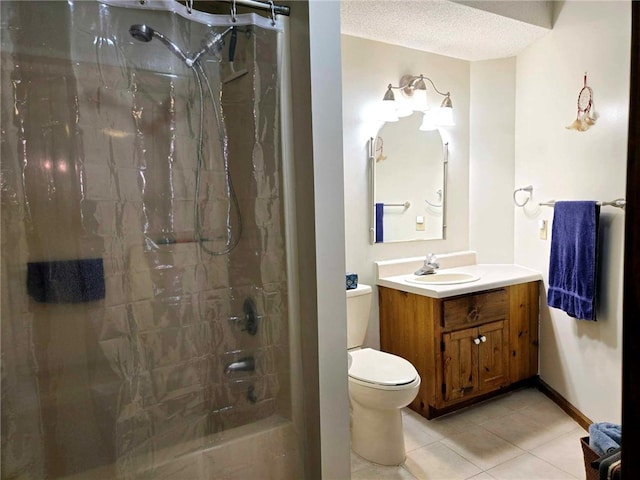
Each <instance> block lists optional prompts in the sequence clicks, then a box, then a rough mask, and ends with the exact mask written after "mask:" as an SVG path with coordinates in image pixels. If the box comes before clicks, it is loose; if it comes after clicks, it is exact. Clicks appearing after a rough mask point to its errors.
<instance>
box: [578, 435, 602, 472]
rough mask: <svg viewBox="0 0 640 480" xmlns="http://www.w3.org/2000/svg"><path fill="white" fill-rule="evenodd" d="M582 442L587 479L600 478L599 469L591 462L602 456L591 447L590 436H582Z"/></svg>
mask: <svg viewBox="0 0 640 480" xmlns="http://www.w3.org/2000/svg"><path fill="white" fill-rule="evenodd" d="M580 443H581V444H582V453H583V455H584V470H585V473H586V474H587V477H586V479H587V480H599V478H600V475H599V473H598V469H596V468H593V467H592V466H591V462H594V461H596V460H597V459H598V458H599V457H600V456H599V455H598V454H597V453H596V452H594V451H593V450H592V449H591V447H589V437H582V438H581V439H580Z"/></svg>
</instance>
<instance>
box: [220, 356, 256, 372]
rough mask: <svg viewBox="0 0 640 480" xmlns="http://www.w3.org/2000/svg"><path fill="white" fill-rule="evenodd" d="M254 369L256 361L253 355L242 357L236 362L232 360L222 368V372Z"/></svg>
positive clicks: (250, 370) (251, 370)
mask: <svg viewBox="0 0 640 480" xmlns="http://www.w3.org/2000/svg"><path fill="white" fill-rule="evenodd" d="M255 369H256V361H255V360H254V359H253V357H244V358H241V359H240V360H238V361H236V362H232V363H230V364H229V365H227V367H226V368H225V369H224V373H231V372H253V371H254V370H255Z"/></svg>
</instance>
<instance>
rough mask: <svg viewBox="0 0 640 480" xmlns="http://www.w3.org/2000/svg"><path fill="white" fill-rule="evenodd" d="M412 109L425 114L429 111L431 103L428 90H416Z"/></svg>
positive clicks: (412, 98)
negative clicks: (428, 99)
mask: <svg viewBox="0 0 640 480" xmlns="http://www.w3.org/2000/svg"><path fill="white" fill-rule="evenodd" d="M411 108H412V109H413V110H414V111H415V112H424V111H426V110H429V102H427V91H426V90H414V91H413V96H412V97H411Z"/></svg>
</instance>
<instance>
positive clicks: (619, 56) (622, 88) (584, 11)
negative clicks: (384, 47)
mask: <svg viewBox="0 0 640 480" xmlns="http://www.w3.org/2000/svg"><path fill="white" fill-rule="evenodd" d="M556 7H557V8H558V11H557V12H556V15H557V19H556V22H555V25H554V29H553V31H552V32H551V33H550V34H549V35H547V36H546V37H545V38H543V39H542V40H540V41H538V42H537V43H536V44H534V45H532V46H531V47H529V48H528V49H527V50H526V51H525V52H523V53H522V54H520V55H518V57H517V69H516V70H517V76H516V85H517V89H516V132H515V133H516V135H515V139H516V142H515V184H516V185H518V186H521V185H527V184H533V186H534V200H535V201H536V202H539V201H545V200H549V199H557V200H561V199H566V200H570V199H595V200H611V199H614V198H618V197H623V196H624V195H625V177H626V149H627V121H628V103H629V59H630V46H629V45H630V43H629V42H630V32H631V27H630V24H631V6H630V3H629V2H617V1H614V2H580V1H576V2H573V1H568V2H562V3H561V2H558V4H556ZM585 71H587V72H588V75H589V76H588V80H589V84H590V86H591V87H592V88H593V91H594V98H595V106H596V111H597V112H598V113H599V114H600V118H599V119H598V122H597V124H596V125H595V126H594V127H592V128H591V129H590V130H588V131H587V132H576V131H573V130H567V129H565V126H566V125H569V124H570V123H571V122H572V121H573V120H574V119H575V117H576V97H577V94H578V90H579V89H580V88H581V87H582V76H583V74H584V72H585ZM552 217H553V209H551V208H548V207H542V208H540V209H531V208H529V207H527V208H525V209H524V210H523V209H516V211H515V235H514V237H515V261H516V262H517V263H520V264H522V265H525V266H529V267H532V268H535V269H537V270H539V271H541V272H543V276H544V278H545V282H544V284H545V294H546V286H547V284H548V282H547V280H546V279H547V277H548V259H549V250H550V242H549V241H543V240H540V239H539V238H538V229H537V221H538V220H539V219H548V220H551V219H552ZM600 233H601V240H602V243H601V260H600V263H601V265H600V269H599V274H598V281H599V283H600V289H599V298H600V307H599V309H598V322H597V323H593V322H586V321H579V320H575V319H572V318H570V317H569V316H567V315H566V314H565V313H563V312H561V311H560V310H557V309H549V308H548V307H547V306H546V302H545V301H543V302H542V304H543V305H542V309H541V325H540V375H541V378H542V379H543V380H544V381H545V382H546V383H548V384H549V385H550V386H551V387H552V388H554V389H555V390H557V391H558V392H559V393H560V394H561V395H562V396H563V397H565V398H566V399H567V400H568V401H569V402H571V403H572V404H573V405H574V406H576V407H577V408H578V409H579V410H580V411H581V412H582V413H584V414H585V415H586V416H588V417H589V418H590V419H591V420H593V421H613V422H620V418H621V368H622V365H621V362H622V359H621V353H622V344H621V333H622V273H623V240H624V238H623V234H624V213H623V212H622V211H620V210H617V209H614V208H612V207H603V209H602V214H601V226H600Z"/></svg>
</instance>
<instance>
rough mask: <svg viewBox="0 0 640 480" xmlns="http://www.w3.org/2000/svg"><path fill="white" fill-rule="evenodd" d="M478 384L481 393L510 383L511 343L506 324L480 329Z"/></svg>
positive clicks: (481, 327) (489, 324)
mask: <svg viewBox="0 0 640 480" xmlns="http://www.w3.org/2000/svg"><path fill="white" fill-rule="evenodd" d="M478 338H479V339H480V344H479V345H478V355H479V360H478V382H479V390H480V391H481V392H488V391H492V390H495V389H497V388H500V387H503V386H505V385H507V384H508V383H509V378H508V367H509V343H508V329H506V328H505V322H493V323H488V324H486V325H481V326H480V327H478Z"/></svg>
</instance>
